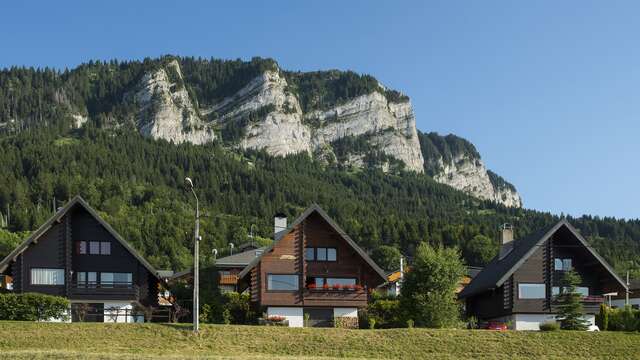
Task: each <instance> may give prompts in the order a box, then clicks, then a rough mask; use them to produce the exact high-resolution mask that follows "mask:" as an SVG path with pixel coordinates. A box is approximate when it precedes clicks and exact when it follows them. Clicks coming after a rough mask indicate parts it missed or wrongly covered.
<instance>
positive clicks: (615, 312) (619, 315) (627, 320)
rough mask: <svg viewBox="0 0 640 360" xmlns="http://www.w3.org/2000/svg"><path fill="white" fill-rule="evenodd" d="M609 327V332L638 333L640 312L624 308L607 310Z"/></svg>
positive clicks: (627, 307)
mask: <svg viewBox="0 0 640 360" xmlns="http://www.w3.org/2000/svg"><path fill="white" fill-rule="evenodd" d="M607 312H608V314H609V324H608V325H609V326H608V327H607V328H608V330H611V331H640V310H635V309H632V308H631V307H630V306H625V307H624V308H623V309H609V310H608V311H607Z"/></svg>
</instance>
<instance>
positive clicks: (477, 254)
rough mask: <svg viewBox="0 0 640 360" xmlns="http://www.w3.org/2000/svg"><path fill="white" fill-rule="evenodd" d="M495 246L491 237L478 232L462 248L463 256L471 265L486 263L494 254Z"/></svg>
mask: <svg viewBox="0 0 640 360" xmlns="http://www.w3.org/2000/svg"><path fill="white" fill-rule="evenodd" d="M496 252H497V246H496V244H495V243H494V242H493V241H491V238H489V237H487V236H484V235H481V234H478V235H476V236H474V237H473V239H471V240H469V241H468V242H467V244H466V245H465V247H464V249H463V253H464V257H465V259H467V261H469V263H470V264H472V265H486V264H487V263H488V262H489V261H491V259H493V257H494V256H495V255H496Z"/></svg>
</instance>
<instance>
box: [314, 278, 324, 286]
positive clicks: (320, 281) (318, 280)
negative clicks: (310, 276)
mask: <svg viewBox="0 0 640 360" xmlns="http://www.w3.org/2000/svg"><path fill="white" fill-rule="evenodd" d="M314 281H315V284H316V287H317V288H321V287H323V286H324V278H321V277H318V278H314Z"/></svg>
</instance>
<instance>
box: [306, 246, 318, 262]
mask: <svg viewBox="0 0 640 360" xmlns="http://www.w3.org/2000/svg"><path fill="white" fill-rule="evenodd" d="M304 257H305V258H307V261H313V260H315V259H316V257H315V249H314V248H305V249H304Z"/></svg>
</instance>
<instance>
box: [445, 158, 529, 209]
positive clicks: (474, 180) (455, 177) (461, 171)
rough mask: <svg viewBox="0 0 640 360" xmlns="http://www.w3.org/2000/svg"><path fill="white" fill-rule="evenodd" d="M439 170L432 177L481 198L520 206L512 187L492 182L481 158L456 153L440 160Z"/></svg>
mask: <svg viewBox="0 0 640 360" xmlns="http://www.w3.org/2000/svg"><path fill="white" fill-rule="evenodd" d="M438 165H439V167H440V169H441V172H439V173H437V174H435V175H434V176H433V179H434V180H436V181H437V182H440V183H443V184H447V185H449V186H451V187H453V188H455V189H458V190H462V191H464V192H466V193H468V194H470V195H473V196H475V197H477V198H480V199H483V200H491V201H494V202H497V203H501V204H503V205H505V206H509V207H522V199H521V198H520V195H519V194H518V193H517V191H515V189H514V188H512V187H509V186H499V185H498V184H494V183H492V181H491V179H490V177H489V174H488V172H487V169H486V167H485V166H484V163H483V162H482V160H480V159H478V158H474V157H473V156H468V155H457V156H455V157H454V158H453V159H452V160H451V161H449V162H446V163H445V162H443V161H442V160H440V163H439V164H438Z"/></svg>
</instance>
